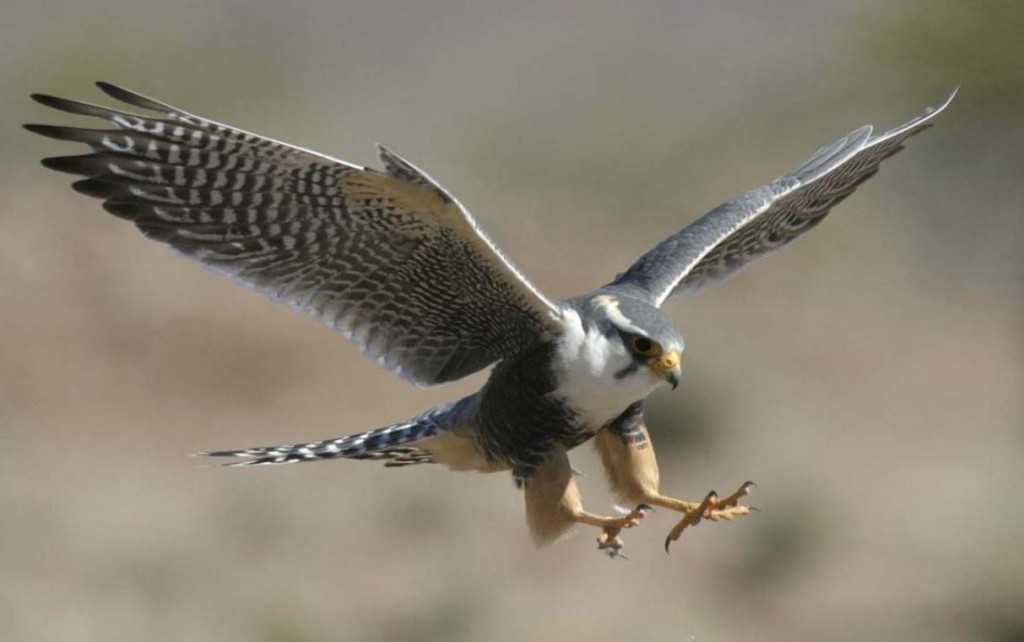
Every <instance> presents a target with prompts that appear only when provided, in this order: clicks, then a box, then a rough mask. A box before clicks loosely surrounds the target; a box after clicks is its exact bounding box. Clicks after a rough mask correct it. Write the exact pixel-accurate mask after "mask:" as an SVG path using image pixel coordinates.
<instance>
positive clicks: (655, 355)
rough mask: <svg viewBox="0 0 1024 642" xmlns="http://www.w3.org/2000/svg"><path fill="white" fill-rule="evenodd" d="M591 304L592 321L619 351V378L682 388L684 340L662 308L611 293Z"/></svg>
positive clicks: (617, 357)
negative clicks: (680, 386) (680, 385)
mask: <svg viewBox="0 0 1024 642" xmlns="http://www.w3.org/2000/svg"><path fill="white" fill-rule="evenodd" d="M587 305H588V307H589V310H588V311H589V312H590V318H591V320H592V321H593V322H594V323H595V324H596V325H597V326H598V327H599V328H600V329H601V331H602V333H603V334H604V336H605V337H606V338H607V339H608V342H609V344H610V345H611V346H614V347H615V348H616V349H614V350H613V352H614V354H615V358H614V363H615V367H614V372H613V373H612V375H613V377H614V378H615V379H617V380H619V381H623V380H625V381H637V382H643V381H644V380H645V379H646V380H647V381H648V382H651V383H655V384H657V383H662V382H664V383H667V384H668V385H670V386H672V388H675V387H676V386H678V385H679V381H680V378H681V377H682V369H681V366H682V359H683V337H682V335H681V334H680V333H679V329H678V328H676V326H675V325H674V324H673V323H672V322H671V321H670V320H669V318H668V317H667V316H665V315H664V314H662V312H661V311H660V310H658V308H656V307H654V306H653V305H651V304H650V303H648V302H647V301H644V300H642V299H638V298H633V297H628V296H616V295H611V294H599V295H597V296H594V297H592V298H590V299H589V301H588V302H587Z"/></svg>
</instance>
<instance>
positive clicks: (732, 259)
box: [612, 91, 956, 305]
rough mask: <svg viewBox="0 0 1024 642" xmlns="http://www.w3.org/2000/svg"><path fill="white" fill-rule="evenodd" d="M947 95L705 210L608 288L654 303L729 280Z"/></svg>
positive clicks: (817, 216) (844, 190)
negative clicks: (636, 292)
mask: <svg viewBox="0 0 1024 642" xmlns="http://www.w3.org/2000/svg"><path fill="white" fill-rule="evenodd" d="M955 95H956V92H955V91H954V92H953V93H952V94H950V96H949V97H948V98H946V100H945V101H943V102H942V104H940V105H939V106H938V107H934V108H930V109H928V110H926V111H925V113H924V114H923V115H922V116H919V117H918V118H915V119H914V120H911V121H910V122H908V123H906V124H904V125H901V126H899V127H896V128H894V129H891V130H889V131H887V132H885V133H884V134H881V135H878V136H874V137H872V136H871V131H872V129H871V127H870V126H865V127H861V128H860V129H858V130H856V131H854V132H852V133H850V134H849V135H847V136H845V137H843V138H841V139H839V140H838V141H836V142H834V143H832V144H831V145H828V146H826V147H823V148H822V149H820V150H819V151H818V152H817V153H815V154H814V155H813V156H812V157H811V158H810V159H809V160H808V161H807V162H806V163H804V164H803V165H801V166H800V167H799V168H797V169H795V170H793V171H792V172H790V173H789V174H786V175H785V176H782V177H781V178H778V179H776V180H774V181H772V182H771V183H769V184H768V185H765V186H762V187H758V188H756V189H753V190H751V191H749V192H747V193H746V194H744V195H742V196H740V197H739V198H736V199H733V200H731V201H728V202H726V203H723V204H722V205H719V206H718V207H716V208H715V209H713V210H711V211H710V212H708V213H707V214H705V215H704V216H703V217H701V218H700V219H698V220H697V221H695V222H694V223H693V224H691V225H689V226H688V227H686V228H684V229H683V230H682V231H680V232H677V233H676V234H673V235H672V236H670V237H668V238H667V239H665V240H664V241H662V242H661V243H660V244H659V245H657V246H656V247H655V248H654V249H652V250H651V251H649V252H647V253H646V254H644V255H643V256H642V257H640V258H639V259H638V260H637V261H636V263H634V264H633V265H632V266H631V267H630V268H629V269H628V270H626V272H624V273H622V274H620V275H619V276H618V277H617V278H616V280H615V281H614V282H613V284H612V285H613V286H618V287H627V286H628V287H631V288H641V289H643V290H644V291H646V292H647V293H648V294H649V295H650V297H651V299H652V301H653V302H654V303H655V304H656V305H661V304H662V303H663V302H664V300H665V299H667V298H668V297H669V296H671V295H673V294H679V293H683V292H694V291H697V290H699V289H701V288H703V287H705V286H707V285H711V284H714V283H718V282H720V281H722V280H723V279H725V278H726V277H728V276H731V275H732V274H734V273H735V272H737V271H738V270H739V269H740V268H742V267H743V266H744V265H746V264H747V263H749V262H751V261H752V260H754V259H756V258H758V257H760V256H763V255H764V254H767V253H768V252H771V251H772V250H774V249H776V248H778V247H781V246H783V245H785V244H787V243H789V242H790V241H792V240H793V239H795V238H797V237H798V236H800V235H801V234H803V233H804V232H806V231H807V230H809V229H811V228H812V227H814V226H815V225H817V224H818V223H820V222H821V221H822V220H823V219H824V218H825V216H826V215H827V214H828V213H829V211H830V210H831V209H832V208H833V207H834V206H836V205H838V204H839V203H840V202H842V200H843V199H845V198H846V197H847V196H849V195H850V194H851V193H853V191H854V190H855V189H856V188H857V186H858V185H860V184H861V183H863V182H864V181H866V180H867V179H869V178H871V177H872V176H874V175H875V173H876V172H877V171H878V167H879V164H880V163H881V162H882V161H883V160H885V159H886V158H888V157H889V156H892V155H893V154H895V153H896V152H898V151H900V150H901V149H903V143H904V141H906V140H907V139H908V138H910V137H911V136H913V135H915V134H917V133H920V132H921V131H923V130H925V129H927V128H928V127H930V126H931V124H930V123H928V121H929V120H931V119H932V118H933V117H934V116H936V115H937V114H938V113H939V112H941V111H942V110H943V109H945V108H946V106H947V105H948V104H949V103H950V101H952V100H953V97H954V96H955Z"/></svg>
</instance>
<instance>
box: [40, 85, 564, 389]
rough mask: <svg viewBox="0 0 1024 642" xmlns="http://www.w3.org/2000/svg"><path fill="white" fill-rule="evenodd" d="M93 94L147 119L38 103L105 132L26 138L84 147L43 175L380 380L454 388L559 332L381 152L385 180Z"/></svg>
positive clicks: (431, 194)
mask: <svg viewBox="0 0 1024 642" xmlns="http://www.w3.org/2000/svg"><path fill="white" fill-rule="evenodd" d="M98 86H99V87H100V89H102V90H103V91H104V92H106V93H107V94H109V95H110V96H112V97H114V98H116V99H118V100H120V101H122V102H125V103H128V104H130V105H133V106H135V107H139V108H142V109H144V110H149V111H151V112H155V113H154V114H151V115H144V116H143V115H135V114H130V113H125V112H122V111H117V110H114V109H108V108H106V107H99V106H96V105H89V104H86V103H80V102H77V101H71V100H66V99H62V98H55V97H52V96H44V95H34V96H33V98H34V99H35V100H36V101H38V102H40V103H42V104H44V105H47V106H49V107H53V108H55V109H58V110H61V111H66V112H70V113H72V114H81V115H86V116H94V117H98V118H102V119H104V120H107V121H109V123H110V124H112V125H113V129H83V128H74V127H56V126H48V125H26V127H27V128H28V129H29V130H30V131H33V132H35V133H37V134H42V135H44V136H49V137H51V138H57V139H60V140H69V141H76V142H82V143H86V144H88V145H89V146H90V147H92V153H91V154H85V155H82V156H61V157H56V158H47V159H45V160H44V161H43V164H44V165H45V166H47V167H49V168H51V169H55V170H59V171H63V172H69V173H72V174H78V175H82V176H87V177H88V178H86V179H84V180H80V181H78V182H76V183H74V185H73V187H74V188H75V189H76V190H77V191H79V192H82V193H84V194H88V195H90V196H95V197H98V198H101V199H103V200H104V203H103V206H104V208H105V209H106V210H107V211H108V212H110V213H112V214H114V215H116V216H119V217H122V218H125V219H128V220H130V221H132V222H133V223H135V225H136V226H138V228H139V229H140V230H141V231H142V232H143V234H145V235H146V236H148V237H150V238H153V239H156V240H158V241H161V242H163V243H166V244H168V245H170V246H171V247H173V248H174V249H176V250H177V251H179V252H180V253H182V254H184V255H185V256H187V257H189V258H192V259H195V260H197V261H199V262H201V263H203V264H205V265H207V266H208V267H210V268H213V269H214V270H216V271H218V272H221V273H223V274H227V275H229V276H231V277H234V278H235V279H237V280H239V281H241V282H242V283H244V284H246V285H249V286H251V287H253V288H255V289H256V290H259V291H260V292H263V293H264V294H266V295H268V296H269V297H271V299H273V300H274V301H277V302H281V303H285V304H287V305H290V306H292V307H294V308H297V309H299V310H302V311H303V312H306V313H307V314H310V315H312V316H313V317H315V318H316V319H318V320H319V321H321V322H323V323H325V324H327V325H328V326H330V327H332V328H334V329H335V330H338V331H339V332H341V333H343V334H344V335H345V336H347V337H348V338H350V339H351V340H352V341H353V342H354V343H355V344H356V345H357V346H359V348H360V349H361V350H362V351H363V352H364V354H366V355H367V356H369V357H370V358H372V359H376V360H377V361H379V362H380V363H381V364H382V365H383V366H384V367H385V368H388V369H390V370H393V371H395V372H397V373H399V374H400V375H401V376H403V377H405V378H407V379H409V380H411V381H413V382H415V383H417V384H420V385H430V384H435V383H440V382H444V381H451V380H453V379H458V378H460V377H463V376H465V375H468V374H470V373H472V372H475V371H477V370H480V369H482V368H484V367H486V366H488V365H489V364H491V363H493V362H494V361H496V360H499V359H501V358H502V357H505V356H508V355H510V354H514V353H515V352H517V351H518V350H519V349H520V348H521V347H523V346H526V345H529V344H530V343H532V342H534V341H536V340H537V338H538V336H540V335H541V334H542V333H544V332H545V331H546V330H548V329H557V328H558V327H559V320H560V315H561V313H560V310H559V308H558V307H557V306H556V305H555V304H553V303H552V302H551V301H550V300H549V299H547V298H546V297H545V296H544V295H543V294H541V293H540V292H539V291H538V290H537V289H536V288H535V287H534V286H533V285H531V284H530V282H529V281H527V280H526V278H525V277H523V275H522V274H521V273H520V272H519V271H518V270H517V269H516V268H515V266H513V265H512V263H511V262H510V261H509V260H508V259H506V258H505V257H504V256H503V255H502V253H501V252H500V251H499V250H498V248H497V247H495V245H494V243H493V242H492V241H491V240H490V239H489V238H488V237H487V236H486V234H484V232H483V230H481V229H480V227H479V226H478V225H477V223H476V221H474V220H473V218H472V216H470V214H469V212H467V211H466V210H465V209H464V208H463V207H462V205H461V204H459V202H458V201H457V200H455V199H454V198H453V197H452V196H451V195H450V194H448V192H446V191H445V190H444V189H443V188H442V187H441V186H440V185H438V184H437V183H436V182H435V181H434V180H433V179H431V178H430V177H429V176H427V175H426V174H424V173H423V172H422V171H420V170H419V169H417V168H416V167H414V166H413V165H412V164H410V163H408V162H407V161H405V160H404V159H402V158H400V157H399V156H398V155H396V154H394V153H392V152H390V151H388V150H386V149H384V148H383V147H381V148H380V157H381V160H382V161H383V163H384V168H385V171H384V172H380V171H377V170H374V169H370V168H362V167H357V166H355V165H351V164H349V163H345V162H342V161H339V160H335V159H332V158H329V157H327V156H323V155H321V154H317V153H315V152H311V151H308V150H304V149H300V148H297V147H293V146H290V145H286V144H284V143H280V142H277V141H274V140H270V139H268V138H263V137H262V136H257V135H255V134H250V133H248V132H244V131H242V130H239V129H235V128H233V127H228V126H226V125H222V124H219V123H215V122H213V121H210V120H207V119H205V118H201V117H199V116H195V115H193V114H189V113H186V112H183V111H181V110H179V109H176V108H174V107H171V106H169V105H165V104H163V103H159V102H157V101H155V100H151V99H149V98H146V97H144V96H140V95H138V94H135V93H133V92H130V91H127V90H125V89H121V88H118V87H115V86H113V85H109V84H106V83H98Z"/></svg>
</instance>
